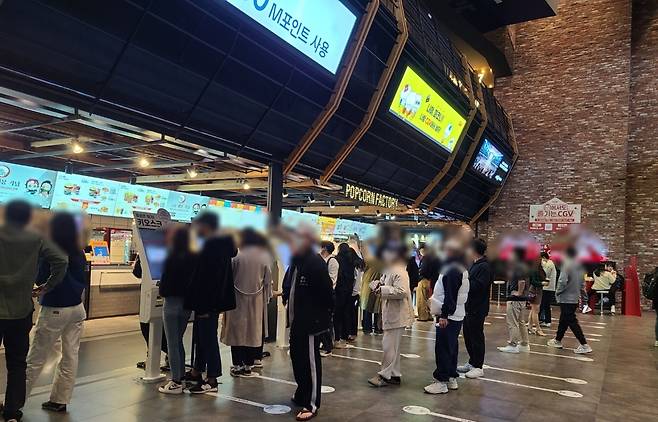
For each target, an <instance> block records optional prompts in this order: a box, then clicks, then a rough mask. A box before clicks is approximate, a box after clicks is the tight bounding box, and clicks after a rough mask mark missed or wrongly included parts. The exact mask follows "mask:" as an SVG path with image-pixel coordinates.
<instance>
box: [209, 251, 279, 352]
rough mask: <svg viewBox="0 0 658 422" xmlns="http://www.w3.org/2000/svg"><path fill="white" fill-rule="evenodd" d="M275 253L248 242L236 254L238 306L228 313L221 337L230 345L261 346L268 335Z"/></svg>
mask: <svg viewBox="0 0 658 422" xmlns="http://www.w3.org/2000/svg"><path fill="white" fill-rule="evenodd" d="M271 266H272V257H271V255H270V254H269V252H268V251H267V250H266V249H264V248H260V247H255V246H248V247H245V248H243V249H241V250H240V251H239V252H238V254H237V255H236V256H235V258H233V279H234V285H235V303H236V307H235V309H233V310H231V311H228V312H226V313H225V314H224V323H223V324H222V332H221V341H222V343H224V344H226V345H227V346H249V347H259V346H261V345H262V344H263V335H267V303H268V302H269V300H270V298H271V297H272V270H271Z"/></svg>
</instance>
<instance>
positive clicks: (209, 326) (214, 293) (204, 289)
mask: <svg viewBox="0 0 658 422" xmlns="http://www.w3.org/2000/svg"><path fill="white" fill-rule="evenodd" d="M193 227H194V228H195V230H196V232H197V236H198V237H199V239H200V242H201V243H202V244H203V246H202V248H201V252H200V253H199V255H198V257H197V260H196V266H195V268H194V271H193V273H192V278H191V280H190V284H189V286H188V288H187V289H186V292H185V293H186V294H185V305H184V306H185V309H190V310H192V311H194V331H195V333H196V339H195V342H196V345H197V353H196V356H195V359H194V368H192V371H191V372H190V374H189V376H187V377H186V378H187V379H188V380H189V381H192V382H195V383H197V384H196V385H195V386H193V387H191V388H190V389H189V390H188V391H189V392H190V393H191V394H203V393H206V392H216V391H217V378H219V377H220V376H221V375H222V360H221V356H220V354H219V342H218V341H217V331H218V325H219V314H220V313H222V312H226V311H229V310H231V309H235V291H234V286H233V267H232V265H231V258H233V257H234V256H235V255H236V254H237V249H236V247H235V243H234V242H233V238H232V237H231V236H226V235H220V234H219V233H218V230H219V217H218V216H217V214H213V213H212V212H209V211H205V212H203V213H202V214H199V216H198V217H197V218H196V219H195V220H194V222H193ZM204 372H206V379H205V380H203V378H202V377H203V373H204Z"/></svg>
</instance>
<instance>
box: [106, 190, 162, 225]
mask: <svg viewBox="0 0 658 422" xmlns="http://www.w3.org/2000/svg"><path fill="white" fill-rule="evenodd" d="M169 193H170V191H168V190H166V189H160V188H152V187H150V186H141V185H131V184H129V183H121V186H120V188H119V192H118V194H117V200H116V205H115V206H114V216H115V217H125V218H132V216H133V211H139V212H148V213H152V214H155V213H156V212H157V211H158V210H159V209H160V208H165V206H166V205H167V199H168V198H169Z"/></svg>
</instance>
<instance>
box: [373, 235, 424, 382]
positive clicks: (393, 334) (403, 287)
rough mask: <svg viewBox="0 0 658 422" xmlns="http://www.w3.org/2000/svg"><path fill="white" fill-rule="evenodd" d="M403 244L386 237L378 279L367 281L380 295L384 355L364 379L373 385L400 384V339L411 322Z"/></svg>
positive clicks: (407, 275) (412, 318) (411, 313)
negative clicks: (367, 378)
mask: <svg viewBox="0 0 658 422" xmlns="http://www.w3.org/2000/svg"><path fill="white" fill-rule="evenodd" d="M406 252H407V251H406V247H405V246H404V244H402V243H400V242H399V241H390V242H389V243H388V244H387V245H385V246H384V248H383V251H382V253H381V256H382V259H383V261H384V272H383V274H382V277H381V278H380V279H378V280H373V281H372V282H371V283H370V288H371V290H372V291H374V292H376V293H378V294H379V295H381V298H382V299H381V300H382V328H383V330H384V335H383V337H382V349H384V356H383V359H382V366H381V370H380V371H379V372H378V373H377V375H376V376H375V377H373V378H371V379H369V380H368V383H369V384H370V385H371V386H373V387H386V386H388V385H400V384H401V382H402V373H401V370H400V340H402V334H404V329H405V328H406V327H411V325H413V323H414V311H413V308H412V307H411V289H410V287H409V274H408V273H407V270H406V265H407V261H406V255H407V253H406Z"/></svg>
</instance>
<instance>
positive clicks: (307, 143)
mask: <svg viewBox="0 0 658 422" xmlns="http://www.w3.org/2000/svg"><path fill="white" fill-rule="evenodd" d="M378 9H379V0H370V1H369V2H368V5H367V6H366V12H365V13H364V14H363V16H362V17H361V19H360V20H359V26H358V28H357V30H356V35H355V36H354V38H353V40H352V42H351V43H350V49H349V52H348V54H347V57H346V58H345V60H344V63H345V64H344V65H343V66H342V67H341V69H340V71H339V72H338V75H337V76H338V79H337V81H336V85H335V86H334V90H333V92H332V93H331V97H329V102H328V103H327V105H326V106H325V107H324V108H323V109H322V111H321V112H320V114H319V115H318V117H316V118H315V120H314V121H313V123H312V124H311V126H310V127H309V129H308V131H307V132H306V133H305V134H304V136H302V139H300V140H299V143H298V144H297V146H295V149H293V150H292V152H291V153H290V155H289V156H288V159H287V160H286V161H285V164H284V167H283V175H284V176H285V175H288V174H289V173H290V172H292V170H293V169H294V168H295V166H296V165H297V163H299V161H300V160H301V159H302V157H303V156H304V154H305V153H306V151H308V149H309V148H310V147H311V145H312V144H313V142H315V140H316V139H317V137H318V136H319V135H320V133H321V132H322V130H323V129H324V128H325V126H326V125H327V123H329V120H331V118H332V117H333V115H334V113H336V110H338V106H339V105H340V103H341V101H342V100H343V95H345V90H346V89H347V85H348V84H349V82H350V79H351V78H352V73H353V72H354V68H355V67H356V63H357V61H358V59H359V56H360V55H361V50H362V49H363V45H364V44H365V42H366V38H367V37H368V33H369V32H370V27H371V26H372V23H373V22H374V20H375V16H376V15H377V10H378Z"/></svg>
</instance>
